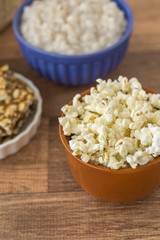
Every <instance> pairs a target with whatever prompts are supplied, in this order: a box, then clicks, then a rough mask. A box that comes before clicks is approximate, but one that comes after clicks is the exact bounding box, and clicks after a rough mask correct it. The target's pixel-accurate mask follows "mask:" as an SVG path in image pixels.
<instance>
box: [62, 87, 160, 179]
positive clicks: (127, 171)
mask: <svg viewBox="0 0 160 240" xmlns="http://www.w3.org/2000/svg"><path fill="white" fill-rule="evenodd" d="M143 89H144V90H145V91H146V92H149V93H153V94H158V93H157V92H156V91H154V90H151V89H149V88H146V87H143ZM89 93H90V89H87V90H85V91H83V92H82V93H80V95H81V97H83V96H84V95H87V94H89ZM71 104H72V100H71V101H70V102H69V103H68V105H71ZM64 115H65V114H64V113H62V114H61V117H63V116H64ZM59 136H60V139H61V142H62V144H63V146H64V148H65V150H66V151H67V152H68V153H69V154H70V155H72V156H73V158H74V159H75V160H76V161H77V162H78V163H80V164H81V165H84V166H85V167H87V168H90V169H93V170H97V171H102V172H106V173H107V174H114V175H115V174H116V175H121V174H122V175H123V174H136V173H138V172H142V171H146V170H148V168H152V167H156V166H157V165H159V164H160V157H157V158H155V159H154V160H153V161H151V162H149V163H147V164H145V165H142V166H138V167H136V168H135V169H134V168H131V167H130V168H122V169H117V170H115V169H111V168H108V167H105V166H100V165H95V164H93V163H85V162H83V161H82V160H81V159H80V157H77V156H74V155H73V154H72V150H71V148H70V146H69V144H68V141H67V139H66V136H65V135H64V132H63V129H62V126H61V125H60V123H59Z"/></svg>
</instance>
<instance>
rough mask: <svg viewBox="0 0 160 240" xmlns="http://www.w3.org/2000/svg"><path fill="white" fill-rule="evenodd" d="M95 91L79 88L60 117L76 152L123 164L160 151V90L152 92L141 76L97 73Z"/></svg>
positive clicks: (95, 160)
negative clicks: (115, 77) (103, 76)
mask: <svg viewBox="0 0 160 240" xmlns="http://www.w3.org/2000/svg"><path fill="white" fill-rule="evenodd" d="M97 83H98V84H97V86H96V88H94V87H92V88H91V89H90V95H85V96H84V97H82V99H81V96H80V94H77V95H76V96H75V97H74V98H73V104H72V105H65V106H64V107H62V112H63V113H64V114H65V116H63V117H60V118H59V122H60V124H61V125H62V127H63V131H64V134H65V135H66V136H70V140H69V146H70V148H71V149H72V151H73V155H76V156H79V157H80V158H81V159H82V161H84V162H86V163H88V162H91V163H94V164H96V165H103V166H106V167H108V168H111V169H119V168H126V167H132V168H136V167H137V166H139V165H144V164H146V163H148V162H150V161H152V160H154V158H155V157H157V156H158V155H160V94H151V93H146V91H145V90H143V89H142V86H141V84H140V82H139V81H138V80H137V79H136V78H131V79H129V80H128V79H127V78H126V77H122V76H120V77H119V78H118V80H115V81H112V80H111V79H109V80H108V81H105V80H102V79H97Z"/></svg>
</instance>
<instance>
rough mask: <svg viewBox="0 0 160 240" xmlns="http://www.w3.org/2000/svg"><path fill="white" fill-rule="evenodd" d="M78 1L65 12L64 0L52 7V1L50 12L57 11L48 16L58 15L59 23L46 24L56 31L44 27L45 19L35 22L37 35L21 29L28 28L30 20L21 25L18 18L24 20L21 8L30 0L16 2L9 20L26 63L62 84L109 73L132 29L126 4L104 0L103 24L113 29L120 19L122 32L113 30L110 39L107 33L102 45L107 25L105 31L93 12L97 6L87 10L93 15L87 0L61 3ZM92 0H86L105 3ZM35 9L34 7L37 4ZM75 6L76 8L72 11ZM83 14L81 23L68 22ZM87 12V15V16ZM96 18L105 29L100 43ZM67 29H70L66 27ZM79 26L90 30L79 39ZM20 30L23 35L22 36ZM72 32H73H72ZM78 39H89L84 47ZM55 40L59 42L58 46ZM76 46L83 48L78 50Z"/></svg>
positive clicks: (76, 82) (114, 66)
mask: <svg viewBox="0 0 160 240" xmlns="http://www.w3.org/2000/svg"><path fill="white" fill-rule="evenodd" d="M90 1H92V0H90ZM39 2H40V1H39ZM41 2H43V1H41ZM47 2H48V1H47ZM49 2H50V4H51V2H52V4H54V1H49ZM55 2H56V1H55ZM78 2H79V5H78V6H77V7H76V6H75V7H74V11H72V10H73V9H72V8H69V11H68V12H71V14H70V15H65V14H66V13H64V12H61V11H62V10H63V11H64V8H63V5H64V1H58V4H61V5H62V6H61V5H58V7H59V8H58V9H56V4H55V9H54V7H53V8H52V9H53V11H52V15H54V11H55V12H56V14H57V12H59V15H57V17H56V19H54V18H53V19H51V20H53V21H56V20H57V19H58V20H59V22H60V23H61V24H59V22H58V23H57V24H49V27H50V26H56V27H57V28H58V32H60V33H56V32H53V33H52V32H51V31H50V30H49V29H48V25H46V24H47V23H45V22H44V24H40V25H38V26H36V29H37V30H36V31H37V35H35V32H33V31H32V33H30V34H29V32H30V31H29V32H28V31H27V30H25V29H28V24H32V25H33V23H32V22H31V23H29V22H27V23H26V26H25V21H22V19H23V20H25V19H26V18H27V17H26V16H27V11H25V10H24V9H25V8H26V7H28V6H31V7H32V5H33V3H34V2H33V1H32V0H30V1H26V2H25V3H23V4H22V5H21V6H20V8H19V9H18V10H17V12H16V14H15V17H14V20H13V30H14V34H15V37H16V39H17V41H18V43H19V45H20V47H21V50H22V53H23V55H24V57H25V59H26V60H27V62H28V63H29V64H30V66H31V67H32V68H33V69H35V70H36V71H37V72H38V73H40V74H41V75H43V76H44V77H46V78H48V79H50V80H52V81H54V82H57V83H60V84H65V85H74V86H76V85H84V84H89V83H92V82H94V81H95V80H96V78H98V77H102V78H103V77H104V76H106V75H107V74H108V73H110V72H111V71H112V70H113V69H115V68H116V67H117V66H118V65H119V63H120V61H121V60H122V59H123V57H124V55H125V53H126V51H127V48H128V44H129V40H130V36H131V33H132V29H133V14H132V11H131V9H130V8H129V6H128V4H127V3H126V2H125V1H121V0H114V1H109V0H108V1H106V2H107V3H109V4H111V7H110V10H109V11H108V15H107V14H106V15H105V11H107V10H105V11H104V14H103V15H104V17H105V19H106V18H107V19H108V22H110V23H111V25H110V24H106V25H107V26H108V28H110V27H111V29H112V30H113V29H116V26H117V24H118V22H122V24H120V26H119V28H120V29H119V31H120V32H121V33H122V36H120V37H119V38H118V39H117V34H118V32H119V31H118V32H116V34H115V35H116V37H115V36H113V39H110V37H108V38H107V39H109V40H108V43H107V42H106V46H104V43H105V41H104V42H103V40H104V39H105V36H107V33H108V32H109V29H106V31H105V28H104V27H105V24H104V22H106V20H103V19H101V16H99V15H97V14H98V9H100V8H99V7H96V8H95V9H94V11H91V12H93V13H94V12H95V14H94V15H93V14H91V13H90V12H89V13H88V11H90V9H89V8H88V7H87V6H85V4H87V2H88V1H83V2H82V1H77V0H74V1H71V0H68V1H65V4H66V5H65V8H66V7H68V6H72V4H73V5H74V4H78ZM81 2H82V3H81ZM92 2H94V4H90V5H91V7H92V6H94V5H95V4H100V2H103V3H105V1H92ZM67 3H70V5H69V4H68V5H67ZM42 4H43V3H42ZM46 5H47V4H46ZM112 5H113V6H114V7H113V6H112ZM115 5H116V7H115ZM84 6H85V7H84ZM36 7H37V5H36ZM91 7H90V8H91ZM115 8H116V9H117V8H118V10H119V11H118V10H116V11H118V12H120V14H117V12H116V14H115V12H114V10H113V9H115ZM33 9H34V8H33ZM35 9H38V7H37V8H35ZM39 9H40V13H41V14H39V15H42V16H43V15H44V14H45V13H46V12H47V11H45V12H41V10H42V9H44V8H39ZM49 9H50V8H49ZM60 9H61V11H60ZM87 9H88V10H87ZM44 10H46V9H44ZM78 10H79V12H76V11H78ZM102 10H103V6H102ZM112 10H113V11H112ZM28 11H29V9H28ZM37 11H38V10H37ZM81 11H82V14H81ZM110 12H111V13H112V14H111V15H113V16H114V17H113V18H112V19H110V17H109V18H108V17H107V16H110ZM23 13H24V14H26V15H25V17H24V16H23ZM72 13H73V14H74V16H72ZM31 14H32V15H33V11H31ZM37 14H38V13H37ZM48 15H49V14H48ZM48 15H47V17H48ZM62 15H63V16H64V15H65V17H64V19H63V18H62V17H60V16H62ZM122 15H123V16H124V19H125V20H124V21H123V20H122V21H119V20H117V21H118V22H117V23H116V22H115V21H114V20H116V18H117V16H119V17H120V18H122ZM45 16H46V15H45ZM83 16H86V18H87V20H86V21H85V20H83V19H82V20H83V21H82V23H83V24H78V23H77V24H78V26H77V27H75V26H72V24H71V23H74V22H76V20H75V21H71V20H72V19H73V18H74V19H78V20H77V21H79V20H81V18H82V17H83ZM89 16H90V18H89V19H88V17H89ZM96 16H98V17H97V18H98V19H97V20H95V18H94V17H96ZM115 16H116V17H115ZM47 17H45V19H48V18H47ZM99 17H100V19H99ZM86 18H85V19H86ZM29 19H31V18H29ZM33 19H34V17H33ZM36 19H37V21H38V22H41V21H42V22H43V19H40V20H39V18H36ZM70 21H71V23H70ZM97 21H98V22H99V23H100V22H102V23H103V28H104V30H103V32H105V33H106V35H105V34H103V35H102V36H100V37H101V41H102V46H101V41H100V37H99V35H98V33H97V32H98V31H99V29H102V28H101V27H100V26H99V25H97ZM22 22H23V23H24V26H22ZM123 22H125V23H126V26H125V23H123ZM86 23H88V25H85V24H86ZM59 25H60V26H59ZM45 26H46V27H45ZM90 26H92V27H93V29H94V30H95V29H97V32H96V33H94V31H93V32H91V29H90ZM109 26H110V27H109ZM124 26H125V30H124ZM43 27H45V28H46V30H44V31H41V30H40V29H41V28H43ZM87 27H89V29H87ZM121 28H122V29H121ZM68 29H70V30H69V31H68ZM81 29H82V33H85V34H86V35H87V34H88V33H90V32H91V33H90V34H88V35H89V36H87V37H86V35H85V36H82V38H83V39H80V37H79V34H80V36H81ZM45 31H46V32H45ZM55 31H56V29H55ZM22 32H23V36H24V37H23V36H22ZM42 32H44V42H42V43H41V42H40V39H42V38H43V36H40V34H41V33H42ZM77 32H78V33H77ZM76 33H77V35H76V36H75V34H76ZM111 33H112V31H111ZM31 34H34V35H35V36H34V40H35V41H34V42H33V43H32V45H31V42H32V40H33V37H31V39H30V38H29V36H31ZM47 34H48V35H47ZM111 35H112V34H111ZM118 35H119V34H118ZM39 36H40V37H39ZM52 36H54V37H53V39H52ZM65 36H66V37H65ZM95 36H96V37H95ZM95 38H97V42H95V43H94V44H92V43H93V40H94V39H95ZM46 39H47V40H48V39H51V41H52V42H51V43H50V44H48V42H47V43H46V42H45V41H46ZM86 39H87V40H86ZM92 39H93V40H92ZM70 40H71V41H73V40H74V42H76V41H77V42H78V43H77V42H76V44H73V43H72V42H71V43H70V42H69V41H70ZM82 40H83V41H84V43H86V44H88V43H90V44H88V45H87V46H86V45H85V44H84V48H83V46H81V45H80V44H81V43H82V42H83V41H82ZM110 40H113V41H111V44H110V43H109V41H110ZM28 41H29V42H30V43H29V42H28ZM106 41H107V40H106ZM39 42H40V44H39ZM60 43H61V44H60ZM34 44H35V45H36V44H37V46H38V47H37V46H34ZM57 44H60V46H59V45H57ZM82 45H83V44H82ZM52 46H53V49H54V52H53V49H52ZM73 46H75V47H73ZM90 46H92V49H89V47H90ZM97 46H98V47H100V49H99V48H97ZM107 46H108V47H107ZM74 48H75V49H74ZM44 49H45V50H44ZM46 49H47V51H46ZM55 49H56V50H57V51H58V52H57V51H56V50H55ZM79 49H81V50H84V51H82V52H79ZM87 51H88V52H87Z"/></svg>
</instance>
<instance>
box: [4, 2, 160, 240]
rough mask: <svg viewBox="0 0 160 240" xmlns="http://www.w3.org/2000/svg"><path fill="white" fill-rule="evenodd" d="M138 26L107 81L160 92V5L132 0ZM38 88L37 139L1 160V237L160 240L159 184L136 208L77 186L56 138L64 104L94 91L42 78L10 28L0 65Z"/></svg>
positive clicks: (134, 204) (10, 239)
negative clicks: (122, 79)
mask: <svg viewBox="0 0 160 240" xmlns="http://www.w3.org/2000/svg"><path fill="white" fill-rule="evenodd" d="M128 2H129V4H130V6H131V8H132V9H133V12H134V18H135V24H134V31H133V35H132V38H131V41H130V46H129V49H128V52H127V54H126V56H125V58H124V60H123V61H122V62H121V64H120V65H119V67H118V68H117V69H116V70H114V72H112V73H111V74H110V75H109V77H111V78H113V79H115V78H116V77H117V76H119V75H124V76H127V77H133V76H134V77H138V79H139V80H140V81H141V82H142V84H143V85H144V86H146V87H149V88H152V89H155V90H157V91H159V92H160V14H159V11H160V1H159V0H152V1H150V0H142V1H139V0H128ZM5 63H8V64H9V65H10V67H11V69H12V70H14V71H16V72H20V73H22V74H23V75H25V76H27V77H28V78H30V79H32V81H33V82H34V83H35V84H36V85H37V86H38V88H39V89H40V91H41V94H42V97H43V116H42V121H41V125H40V127H39V129H38V132H37V134H36V136H35V137H34V138H33V139H32V140H31V142H30V143H29V144H28V145H27V146H25V147H24V148H23V149H22V150H20V151H19V152H18V153H16V154H14V155H12V156H10V157H7V158H6V159H4V160H1V161H0V240H25V239H27V240H28V239H33V240H35V239H36V240H41V239H43V240H47V239H56V240H58V239H60V240H62V239H66V240H72V239H83V240H85V239H97V240H103V239H109V240H117V239H121V240H128V239H137V240H142V239H144V240H159V239H160V187H159V188H157V189H156V190H155V191H154V192H153V193H152V194H150V195H149V196H148V197H146V198H145V199H142V200H139V201H136V202H131V203H123V204H122V203H121V204H119V203H111V202H104V201H101V200H98V199H96V198H95V197H92V196H90V195H89V194H88V193H86V192H85V191H83V190H82V189H81V188H80V186H79V185H78V184H77V183H76V182H75V180H74V179H73V177H72V174H71V172H70V169H69V166H68V163H67V159H66V156H65V153H64V149H63V147H62V145H61V142H60V139H59V135H58V120H57V118H58V116H59V115H60V109H61V107H62V106H63V105H64V104H65V103H67V102H68V101H69V100H70V99H71V98H72V97H73V96H74V95H75V94H76V93H78V92H81V91H82V90H84V89H86V88H88V87H90V86H83V87H66V86H61V85H57V84H55V83H53V82H50V81H48V80H46V79H45V78H43V77H41V76H39V75H38V74H37V73H36V72H34V70H32V69H31V68H30V67H29V66H28V64H27V63H26V61H25V60H24V59H23V57H22V54H21V51H20V49H19V46H18V44H17V42H16V40H15V38H14V35H13V32H12V28H11V26H9V27H8V28H7V29H6V30H5V31H3V32H2V33H0V65H3V64H5Z"/></svg>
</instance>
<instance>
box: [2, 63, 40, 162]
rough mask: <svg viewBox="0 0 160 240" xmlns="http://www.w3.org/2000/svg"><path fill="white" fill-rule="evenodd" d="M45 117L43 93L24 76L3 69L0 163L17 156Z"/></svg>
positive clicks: (6, 68) (5, 67)
mask: <svg viewBox="0 0 160 240" xmlns="http://www.w3.org/2000/svg"><path fill="white" fill-rule="evenodd" d="M41 113H42V99H41V96H40V93H39V90H38V89H37V88H36V86H35V85H34V84H33V83H32V82H31V81H30V80H29V79H27V78H25V77H24V76H22V75H21V74H18V73H14V72H12V71H10V70H9V67H8V66H7V65H5V66H3V67H1V68H0V159H3V158H5V157H7V156H9V155H11V154H13V153H16V152H17V151H18V150H20V149H21V148H22V147H23V146H24V145H26V144H27V143H28V142H29V141H30V139H31V138H32V137H33V136H34V135H35V133H36V132H37V128H38V126H39V123H40V119H41Z"/></svg>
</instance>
